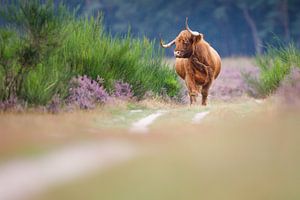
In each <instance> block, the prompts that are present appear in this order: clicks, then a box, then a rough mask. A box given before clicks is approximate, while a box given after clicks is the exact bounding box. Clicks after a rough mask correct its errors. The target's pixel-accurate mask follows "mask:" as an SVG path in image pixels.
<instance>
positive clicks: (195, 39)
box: [194, 33, 204, 42]
mask: <svg viewBox="0 0 300 200" xmlns="http://www.w3.org/2000/svg"><path fill="white" fill-rule="evenodd" d="M203 38H204V35H203V34H202V33H200V34H199V35H197V36H194V42H199V41H200V40H203Z"/></svg>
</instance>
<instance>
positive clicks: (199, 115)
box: [192, 111, 209, 124]
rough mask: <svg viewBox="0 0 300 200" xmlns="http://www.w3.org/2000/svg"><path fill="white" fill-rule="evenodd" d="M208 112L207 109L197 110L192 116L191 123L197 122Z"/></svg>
mask: <svg viewBox="0 0 300 200" xmlns="http://www.w3.org/2000/svg"><path fill="white" fill-rule="evenodd" d="M208 114H209V111H205V112H199V113H197V114H196V115H195V116H194V118H193V119H192V123H193V124H199V123H200V122H201V121H202V120H203V119H204V117H205V116H206V115H208Z"/></svg>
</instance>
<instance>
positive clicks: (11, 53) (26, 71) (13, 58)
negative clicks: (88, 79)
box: [0, 0, 69, 100]
mask: <svg viewBox="0 0 300 200" xmlns="http://www.w3.org/2000/svg"><path fill="white" fill-rule="evenodd" d="M0 13H1V15H2V16H3V17H4V18H6V19H7V20H8V22H10V27H11V26H15V30H12V29H9V28H6V29H1V34H0V38H1V39H0V40H1V41H2V42H1V46H0V49H1V57H0V63H1V64H0V67H1V70H2V73H1V75H2V78H1V80H2V83H3V88H1V90H3V91H2V92H3V93H2V94H3V95H1V98H2V99H7V98H9V97H12V96H14V97H19V98H20V97H22V94H23V93H24V91H23V89H24V88H26V83H28V82H30V81H29V80H27V79H28V77H29V76H31V75H30V74H31V73H34V71H35V70H36V68H37V66H38V65H42V63H43V62H45V60H47V59H48V58H49V57H50V56H51V55H52V54H53V53H54V52H55V50H56V49H57V48H59V47H60V46H61V43H62V40H63V37H64V33H65V31H64V28H63V27H64V23H63V22H64V21H65V20H64V19H66V18H67V17H66V16H69V12H67V9H66V8H65V7H64V5H63V4H60V5H59V7H58V8H55V6H54V3H53V1H50V0H49V1H46V2H45V3H41V2H40V1H39V0H28V1H21V0H18V1H14V2H10V3H9V2H7V4H6V5H5V6H3V7H1V9H0ZM10 34H11V35H12V36H9V35H10ZM26 100H27V99H26Z"/></svg>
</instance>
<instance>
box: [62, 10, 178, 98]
mask: <svg viewBox="0 0 300 200" xmlns="http://www.w3.org/2000/svg"><path fill="white" fill-rule="evenodd" d="M68 29H69V30H72V31H70V34H69V36H68V38H67V39H66V41H65V45H64V47H63V49H62V51H61V55H62V57H63V60H65V61H66V62H67V63H68V65H69V66H71V68H72V70H73V71H75V73H76V74H81V75H82V74H86V75H88V76H89V77H91V78H93V79H96V77H97V76H98V75H100V76H101V77H102V78H104V79H105V83H104V86H105V88H107V89H108V90H113V88H114V83H115V81H116V80H123V81H125V82H126V83H129V84H130V85H131V86H132V89H133V91H134V95H135V96H137V97H139V98H140V97H142V96H143V95H144V94H145V92H146V91H149V90H151V91H153V92H155V93H156V94H159V93H160V92H161V90H162V89H163V88H165V89H167V93H168V95H170V96H175V95H176V94H178V92H179V90H180V85H179V82H178V80H177V76H176V74H175V72H174V71H172V70H170V68H169V66H168V65H167V64H166V63H165V62H164V60H163V56H164V54H163V52H162V50H161V49H159V48H156V43H155V41H149V40H148V39H147V38H144V39H139V38H132V37H131V35H130V33H128V34H127V35H126V36H123V37H121V36H116V37H113V36H111V35H110V34H107V33H105V31H104V30H103V25H102V17H101V15H100V16H98V17H96V18H93V17H91V18H89V19H88V18H80V19H77V20H75V19H74V20H73V21H72V22H71V23H69V25H68Z"/></svg>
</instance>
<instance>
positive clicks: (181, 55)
mask: <svg viewBox="0 0 300 200" xmlns="http://www.w3.org/2000/svg"><path fill="white" fill-rule="evenodd" d="M191 55H192V51H191V52H183V51H174V56H175V57H176V58H189V57H191Z"/></svg>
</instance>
